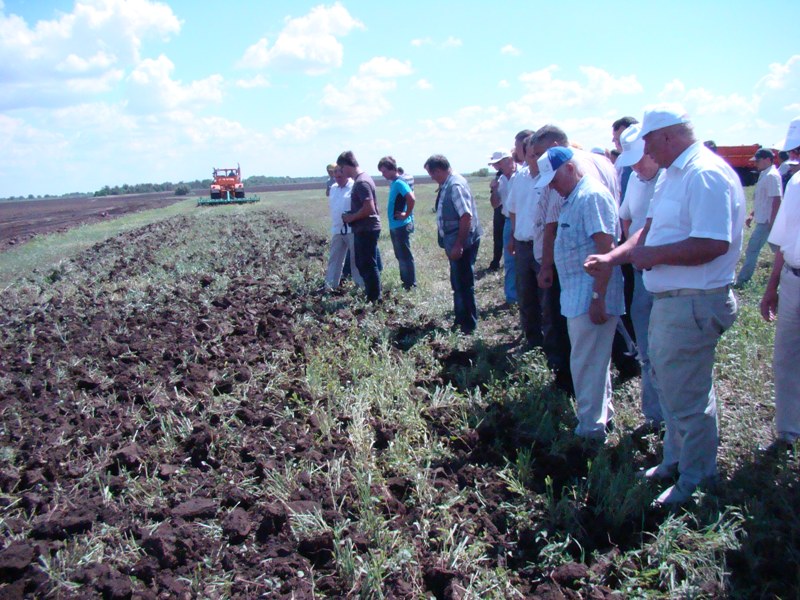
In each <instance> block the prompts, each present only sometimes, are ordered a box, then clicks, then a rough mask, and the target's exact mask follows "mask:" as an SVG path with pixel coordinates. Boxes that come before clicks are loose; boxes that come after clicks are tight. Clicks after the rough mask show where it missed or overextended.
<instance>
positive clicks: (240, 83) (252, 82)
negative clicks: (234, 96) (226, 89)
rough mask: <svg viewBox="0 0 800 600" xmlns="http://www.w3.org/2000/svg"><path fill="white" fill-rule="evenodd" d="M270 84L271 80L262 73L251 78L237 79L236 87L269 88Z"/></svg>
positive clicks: (247, 88) (244, 88) (249, 88)
mask: <svg viewBox="0 0 800 600" xmlns="http://www.w3.org/2000/svg"><path fill="white" fill-rule="evenodd" d="M269 86H270V83H269V80H268V79H267V78H266V77H264V76H263V75H261V74H260V73H259V74H258V75H256V76H255V77H251V78H250V79H237V80H236V87H238V88H241V89H243V90H252V89H256V88H268V87H269Z"/></svg>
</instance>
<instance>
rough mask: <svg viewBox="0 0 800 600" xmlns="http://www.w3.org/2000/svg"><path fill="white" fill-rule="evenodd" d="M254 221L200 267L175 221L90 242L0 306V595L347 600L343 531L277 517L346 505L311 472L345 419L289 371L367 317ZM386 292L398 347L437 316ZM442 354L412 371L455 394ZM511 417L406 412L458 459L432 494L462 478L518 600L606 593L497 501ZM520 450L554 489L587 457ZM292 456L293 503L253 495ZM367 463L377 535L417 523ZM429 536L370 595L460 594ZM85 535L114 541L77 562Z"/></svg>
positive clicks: (351, 485)
mask: <svg viewBox="0 0 800 600" xmlns="http://www.w3.org/2000/svg"><path fill="white" fill-rule="evenodd" d="M33 204H35V203H33ZM256 218H262V219H264V221H263V222H255V221H248V222H245V221H244V220H243V219H240V220H239V221H237V222H236V223H235V224H234V225H235V226H233V227H231V226H230V225H231V223H230V219H229V218H228V219H226V220H223V219H220V218H210V220H209V223H211V224H212V225H213V226H215V227H216V228H217V235H215V236H213V237H212V238H211V239H210V240H209V241H207V242H206V244H205V246H206V248H207V250H208V251H209V255H208V256H207V257H205V258H204V259H203V261H198V263H197V264H201V265H203V268H202V269H200V270H199V271H192V270H187V269H185V268H183V267H182V266H181V263H180V257H181V256H191V253H192V252H194V250H193V249H192V248H193V246H192V243H194V241H193V240H186V239H185V238H184V237H183V236H184V234H185V232H186V231H187V230H189V229H191V227H190V226H189V221H188V220H187V219H185V218H175V219H171V220H168V221H164V222H161V223H157V224H154V225H151V226H147V227H144V228H142V229H140V230H137V231H134V232H130V233H127V234H124V235H121V236H119V237H117V238H114V239H111V240H108V241H106V242H103V243H101V244H98V245H96V246H94V247H92V248H91V249H89V250H88V251H86V252H84V253H83V254H81V255H79V256H78V257H77V258H75V259H74V260H72V261H70V262H69V263H68V264H66V265H63V266H61V267H60V268H59V270H58V271H54V272H53V273H50V274H49V275H48V276H47V278H46V282H45V283H34V282H30V283H29V284H28V288H26V289H21V290H20V291H19V292H18V294H19V295H17V296H15V297H14V298H13V300H12V299H11V297H10V296H6V297H4V298H2V300H3V301H2V302H0V306H2V311H1V312H0V384H1V385H0V413H1V414H2V424H3V428H2V435H1V437H0V440H2V441H1V443H2V447H3V455H2V457H1V458H2V460H0V492H2V495H0V502H2V506H3V509H4V515H6V516H7V517H8V518H6V519H5V520H4V521H3V523H2V528H0V534H1V535H2V538H0V547H1V548H2V549H0V596H3V597H10V598H14V597H17V598H21V597H26V598H40V597H45V596H47V595H52V596H54V597H102V598H192V597H223V596H229V597H234V598H255V597H266V598H312V597H331V598H342V597H351V596H358V594H359V593H360V592H359V590H360V589H361V585H362V583H363V582H362V581H360V580H357V581H355V582H352V581H349V580H348V579H347V578H346V577H345V576H344V575H343V573H342V572H341V571H340V570H339V569H337V563H336V561H335V560H334V558H335V555H336V551H337V548H339V547H341V545H342V544H348V545H351V546H352V548H353V549H354V551H355V552H356V553H357V554H358V555H360V556H367V554H368V552H369V550H370V549H372V548H374V546H375V542H374V540H371V539H369V538H368V537H366V536H365V535H364V533H363V531H361V530H360V529H359V528H358V527H355V526H352V527H344V529H343V530H342V531H341V534H340V535H341V539H339V540H334V537H333V534H332V533H331V532H330V531H327V532H323V533H318V534H311V535H308V536H303V535H297V534H296V533H295V532H294V530H293V528H292V517H293V515H296V514H318V515H320V516H321V518H322V519H324V521H325V523H327V524H328V525H329V526H330V527H331V528H334V527H336V526H341V525H342V524H346V523H347V522H348V521H350V520H352V519H353V518H354V517H355V516H357V515H358V511H359V509H358V506H359V504H358V499H359V493H358V491H357V490H356V487H355V482H354V481H352V480H351V479H350V478H349V476H345V477H343V478H342V481H341V483H340V487H339V489H338V490H337V491H336V494H335V495H333V494H331V490H330V488H329V486H328V483H326V477H325V475H326V472H327V470H328V469H329V468H330V464H331V462H332V461H335V460H336V459H337V458H339V457H342V456H348V455H349V453H350V452H351V446H350V443H349V441H348V439H347V435H346V431H347V422H346V419H345V416H344V415H337V417H338V418H340V419H341V422H342V424H343V427H341V428H338V429H336V428H335V429H332V430H331V433H330V434H329V435H326V434H323V432H322V430H321V427H320V423H319V420H318V419H317V417H316V416H315V415H314V414H313V413H309V411H308V406H309V404H310V402H313V401H318V402H324V401H325V399H324V398H314V397H313V396H312V394H311V392H310V391H309V387H308V384H307V383H306V380H305V373H306V366H307V361H308V358H309V354H310V353H311V351H312V350H313V348H314V345H315V343H317V341H318V340H320V339H323V338H329V337H330V336H332V335H336V334H337V333H338V332H342V331H343V330H344V329H345V328H351V327H357V325H358V323H359V321H361V320H362V319H363V318H364V316H365V313H364V309H363V308H358V307H357V306H358V305H356V307H355V308H354V304H355V303H354V302H352V298H350V297H348V296H346V292H338V293H337V294H338V295H337V294H334V295H333V296H327V297H325V298H324V299H323V298H320V297H315V296H313V295H309V293H308V289H306V288H303V287H302V286H303V285H304V284H303V283H302V280H301V282H300V283H297V282H296V280H295V279H293V276H294V275H296V273H297V271H298V270H300V271H301V272H302V270H303V269H305V268H307V267H306V265H315V268H316V271H315V272H321V271H320V267H319V263H320V261H321V260H322V258H323V256H324V255H325V251H326V245H325V241H324V240H322V239H320V238H317V237H315V236H313V235H311V234H309V233H308V232H307V231H306V230H303V229H300V228H299V227H298V226H297V225H295V224H293V223H292V222H289V221H288V220H286V219H285V218H283V217H281V216H279V215H268V216H263V215H262V216H261V217H256ZM215 219H216V220H215ZM262 228H263V229H267V228H271V230H272V231H274V232H275V235H276V236H278V237H275V238H274V239H270V240H267V242H263V240H262V243H261V244H260V245H258V246H257V245H256V244H254V243H253V242H254V239H255V238H254V234H253V231H254V230H259V231H261V230H262ZM165 248H169V249H170V250H171V252H170V253H164V252H163V250H164V249H165ZM211 250H214V252H211ZM198 252H201V251H200V250H198ZM156 274H158V276H159V277H160V279H156V280H154V279H153V278H154V277H156ZM293 281H295V283H293ZM165 282H168V283H165ZM298 286H299V287H298ZM7 293H9V294H10V293H12V292H7ZM14 293H17V292H14ZM401 301H402V300H398V299H397V298H394V297H392V296H391V294H389V295H387V298H386V300H385V302H384V307H383V310H384V311H385V312H386V313H387V315H388V323H387V326H388V327H389V328H390V329H391V330H392V334H391V336H390V339H392V340H394V342H395V351H396V352H398V353H399V352H405V351H407V350H408V349H409V348H411V347H412V346H413V345H414V342H415V340H418V339H420V338H421V337H422V336H424V335H427V334H429V333H431V332H433V331H436V330H437V329H444V328H445V327H446V325H447V324H446V323H433V322H428V323H416V322H407V321H404V320H401V319H400V317H397V316H395V315H400V314H403V315H406V314H408V311H406V310H398V309H397V303H398V302H401ZM405 318H408V317H405ZM344 351H345V353H346V349H344ZM440 354H441V355H440V356H439V357H438V358H439V361H440V365H439V367H438V368H437V369H434V370H433V371H431V370H430V368H429V367H423V366H421V367H420V373H419V380H418V381H417V382H416V384H417V385H419V386H421V387H428V388H430V389H431V390H432V389H434V387H435V386H437V385H441V384H442V383H443V382H445V381H449V382H453V383H455V384H456V385H463V383H462V384H459V383H458V382H459V381H462V382H463V379H461V378H459V377H458V371H459V369H461V368H463V366H464V365H467V364H469V363H470V361H471V360H473V359H476V358H477V352H476V351H467V352H466V353H465V352H464V351H461V352H456V353H452V352H450V351H449V350H447V349H445V348H442V351H441V353H440ZM484 354H487V355H488V359H487V360H488V362H489V364H490V365H491V368H492V369H493V370H494V372H495V373H501V372H502V370H503V369H507V368H509V367H508V364H507V362H508V361H507V357H506V353H505V350H504V349H502V350H499V351H497V352H495V353H494V354H493V353H492V352H489V351H486V352H484ZM276 374H279V375H280V376H276ZM485 383H486V382H485V381H480V380H473V381H470V382H469V383H468V385H474V386H481V385H485ZM506 410H507V409H505V408H503V407H502V406H490V407H489V408H488V409H487V413H486V419H484V425H482V426H481V427H480V428H477V429H469V430H467V431H463V430H458V429H456V428H455V426H454V425H453V423H454V422H455V418H454V415H450V414H449V413H448V412H447V411H446V410H442V409H437V410H433V409H432V410H430V411H429V412H427V413H426V414H424V415H422V416H423V418H424V419H425V420H426V422H427V423H428V424H429V430H430V435H431V436H432V439H437V440H441V441H443V443H445V444H447V445H448V446H449V447H450V448H451V450H452V456H453V458H452V460H449V461H447V462H446V463H444V464H439V465H432V466H431V468H432V469H433V475H434V476H435V492H434V493H437V494H443V495H444V494H447V493H449V492H452V491H453V490H463V492H464V494H463V497H462V499H461V500H459V501H458V502H457V503H456V504H455V505H453V506H452V507H451V508H450V511H451V512H452V514H454V515H458V516H463V521H464V522H469V523H471V524H472V525H471V529H470V530H469V531H468V534H469V535H470V536H472V537H474V538H480V539H481V540H483V541H484V542H485V543H486V544H487V547H488V556H489V560H490V561H491V564H493V565H494V566H497V567H504V568H508V569H509V575H508V577H509V579H510V580H511V582H512V583H513V584H514V585H516V586H517V587H518V589H520V590H522V591H523V592H524V593H525V594H526V595H527V596H528V597H542V598H578V597H582V594H584V593H586V592H587V590H589V589H591V593H592V596H591V597H593V598H605V597H611V596H612V593H611V591H610V590H608V589H606V588H603V587H600V586H595V587H591V586H588V583H587V581H588V574H587V570H586V567H585V566H584V565H582V564H581V565H579V564H575V565H573V566H572V567H570V566H569V565H567V566H563V567H561V568H559V569H558V570H556V571H555V572H552V573H551V572H550V570H549V569H548V568H547V567H542V568H540V567H537V566H536V565H535V559H536V557H537V556H538V553H539V551H540V549H541V547H542V545H543V543H544V542H543V541H541V540H538V539H534V536H533V533H532V532H531V531H530V530H528V529H522V530H519V529H518V528H517V527H516V525H515V523H514V519H513V517H512V515H511V514H510V513H509V511H510V510H511V509H510V508H509V506H510V504H509V503H510V502H511V501H512V500H513V494H512V492H511V491H509V488H508V484H507V482H506V481H504V480H502V479H501V478H500V477H499V476H498V467H501V466H502V465H503V461H504V460H505V456H508V457H510V459H511V460H513V459H514V456H515V454H516V449H515V448H520V447H523V445H524V443H525V442H526V441H529V440H525V439H524V437H520V436H521V434H520V433H519V432H518V431H517V429H516V428H515V426H514V419H513V416H512V415H510V414H508V413H507V412H506ZM568 411H569V406H568V405H565V408H564V412H565V414H566V413H567V412H568ZM372 426H373V428H374V432H375V446H374V451H375V452H377V453H380V452H382V451H383V450H385V449H386V448H387V447H388V446H389V444H390V443H391V441H392V439H393V438H394V436H395V435H396V428H397V427H398V424H396V423H385V422H383V421H381V420H380V418H379V417H376V418H375V420H374V422H373V423H372ZM537 460H539V461H540V462H541V464H542V465H545V466H544V467H542V468H545V469H548V470H550V469H551V468H553V469H555V470H556V471H557V472H558V473H559V476H560V477H563V478H564V479H565V480H566V479H567V478H568V477H569V476H580V474H581V472H583V471H585V465H586V456H584V455H583V454H581V452H580V451H579V450H577V451H576V454H575V456H567V457H550V456H548V455H547V453H546V452H543V453H542V454H541V455H539V456H537ZM548 461H549V462H548ZM555 463H557V464H555ZM554 464H555V466H553V465H554ZM292 465H313V466H314V468H304V469H303V470H301V471H300V472H299V473H294V474H293V476H292V479H291V492H290V494H289V495H288V497H286V498H278V497H274V496H272V495H270V494H269V493H267V492H266V491H265V490H268V489H270V488H269V484H270V481H272V480H273V478H274V476H275V475H276V474H278V475H280V474H282V473H286V472H287V469H288V468H289V467H290V466H292ZM384 475H385V481H383V482H376V483H374V484H373V487H372V489H371V490H370V495H371V497H372V498H373V499H374V502H375V510H377V511H380V512H381V514H383V515H384V516H386V517H387V518H388V519H389V522H390V523H391V526H392V527H393V528H396V529H398V530H403V531H410V532H414V531H417V529H416V526H417V525H416V524H417V523H418V521H419V519H420V518H421V517H422V515H420V514H419V513H418V509H417V508H416V506H415V504H414V503H413V502H409V498H410V494H411V493H412V488H413V485H412V483H413V482H411V481H409V480H408V479H407V478H406V477H403V476H400V475H398V474H393V473H385V474H384ZM541 479H543V477H542V478H541ZM434 529H435V528H434ZM445 533H446V532H445V531H436V530H434V531H433V532H432V533H431V536H430V539H427V540H422V539H419V537H416V538H415V536H414V535H413V533H412V534H410V535H409V538H412V539H416V540H417V544H418V547H417V548H416V551H417V557H418V559H419V564H418V565H416V566H410V567H408V568H406V569H404V570H401V571H395V572H393V573H392V575H391V577H390V578H389V579H388V580H387V581H384V583H383V586H384V589H385V590H387V592H386V597H387V598H417V597H419V594H420V592H424V594H425V596H426V597H430V596H435V597H436V598H460V597H462V594H463V590H464V589H465V586H467V585H468V583H469V577H468V574H466V573H464V572H462V571H460V570H459V568H458V567H455V568H449V567H447V566H445V565H442V564H441V563H439V562H437V560H436V558H435V557H437V556H438V552H439V550H441V544H442V543H443V542H442V539H443V538H444V534H445ZM601 533H602V534H603V536H605V537H604V538H603V536H600V537H601V538H603V539H599V540H597V541H596V542H593V541H592V540H591V539H586V540H583V543H584V547H585V549H586V550H587V551H592V550H600V551H606V550H610V547H611V545H612V544H611V542H610V540H609V537H608V536H609V534H608V529H607V528H601ZM619 535H620V536H622V535H623V533H622V532H619ZM99 541H100V542H102V544H103V547H105V548H106V552H109V551H108V548H109V547H112V546H113V547H117V548H118V552H116V553H113V552H112V553H109V554H106V555H103V554H102V553H101V554H97V555H96V554H92V552H91V548H92V547H94V546H96V545H97V544H98V542H99ZM115 544H116V546H115ZM337 544H338V546H337ZM131 549H133V550H131ZM68 557H72V558H71V560H70V559H69V558H68ZM64 563H65V564H64ZM58 564H64V566H63V568H62V569H61V570H59V568H58ZM198 570H200V571H203V572H205V573H207V572H208V571H212V572H214V573H215V574H217V575H218V576H219V578H220V580H225V581H226V582H227V585H228V587H226V588H224V590H225V591H224V593H222V592H220V589H222V588H219V589H217V588H207V589H198V588H197V587H193V586H195V585H196V584H193V581H194V580H195V574H196V573H197V572H198ZM59 578H60V579H59ZM203 580H204V581H208V578H204V579H203Z"/></svg>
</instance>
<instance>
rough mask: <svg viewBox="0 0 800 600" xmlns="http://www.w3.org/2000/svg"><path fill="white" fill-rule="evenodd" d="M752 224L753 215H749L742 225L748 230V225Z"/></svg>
mask: <svg viewBox="0 0 800 600" xmlns="http://www.w3.org/2000/svg"><path fill="white" fill-rule="evenodd" d="M752 222H753V215H750V216H749V217H747V218H746V219H745V220H744V224H745V225H747V227H748V228H749V227H750V223H752Z"/></svg>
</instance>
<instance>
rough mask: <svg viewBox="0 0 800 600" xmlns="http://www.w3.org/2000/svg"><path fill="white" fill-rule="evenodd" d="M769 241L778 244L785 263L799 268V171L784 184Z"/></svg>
mask: <svg viewBox="0 0 800 600" xmlns="http://www.w3.org/2000/svg"><path fill="white" fill-rule="evenodd" d="M769 241H770V243H772V244H775V245H777V246H780V249H781V252H783V259H784V260H785V261H786V264H787V265H789V266H790V267H794V268H795V269H800V172H798V173H795V174H794V175H793V176H792V178H791V179H790V180H789V183H787V184H786V190H785V191H784V195H783V202H781V207H780V208H779V209H778V215H777V216H776V217H775V223H774V224H773V225H772V230H771V231H770V233H769Z"/></svg>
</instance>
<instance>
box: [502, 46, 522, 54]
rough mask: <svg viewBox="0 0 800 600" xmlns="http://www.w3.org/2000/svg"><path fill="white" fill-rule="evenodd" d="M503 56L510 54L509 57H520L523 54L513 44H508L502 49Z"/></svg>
mask: <svg viewBox="0 0 800 600" xmlns="http://www.w3.org/2000/svg"><path fill="white" fill-rule="evenodd" d="M500 53H501V54H508V55H509V56H519V55H520V54H522V52H520V50H519V49H518V48H515V47H514V46H512V45H511V44H506V45H505V46H503V47H502V48H500Z"/></svg>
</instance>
